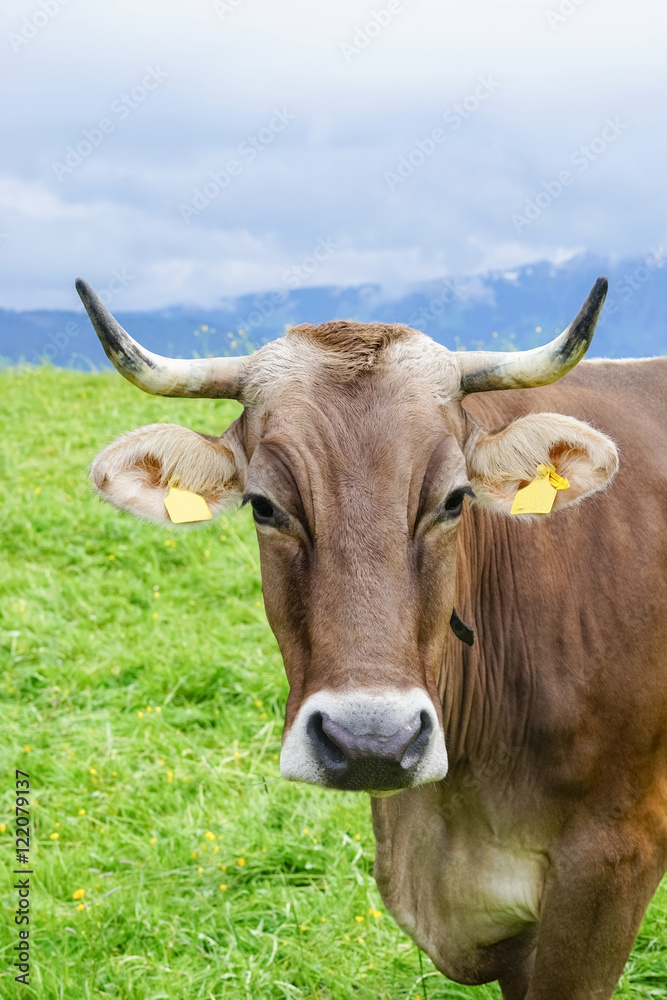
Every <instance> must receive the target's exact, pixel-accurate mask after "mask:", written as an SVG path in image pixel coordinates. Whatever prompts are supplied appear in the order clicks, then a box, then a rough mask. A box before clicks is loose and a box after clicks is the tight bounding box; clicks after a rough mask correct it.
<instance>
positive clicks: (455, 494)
mask: <svg viewBox="0 0 667 1000" xmlns="http://www.w3.org/2000/svg"><path fill="white" fill-rule="evenodd" d="M474 495H475V494H474V493H473V491H472V490H471V489H470V487H469V486H464V487H462V488H461V489H458V490H452V492H451V493H450V494H449V496H448V497H447V499H446V500H445V502H444V504H443V505H442V508H441V510H442V512H443V515H444V516H445V517H447V518H451V517H458V516H459V514H460V513H461V510H462V509H463V498H464V497H465V496H471V497H472V496H474Z"/></svg>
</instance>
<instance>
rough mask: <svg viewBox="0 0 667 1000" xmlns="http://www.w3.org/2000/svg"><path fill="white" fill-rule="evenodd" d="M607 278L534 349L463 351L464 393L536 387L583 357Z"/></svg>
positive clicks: (461, 358)
mask: <svg viewBox="0 0 667 1000" xmlns="http://www.w3.org/2000/svg"><path fill="white" fill-rule="evenodd" d="M607 287H608V283H607V279H606V278H598V280H597V281H596V282H595V284H594V285H593V287H592V289H591V291H590V294H589V296H588V298H587V299H586V301H585V302H584V304H583V306H582V307H581V309H580V310H579V313H578V314H577V317H576V319H575V320H574V321H573V322H572V323H570V325H569V326H568V327H567V329H566V330H564V331H563V333H561V334H560V336H558V337H556V339H555V340H552V341H551V343H550V344H545V346H544V347H536V348H535V349H534V350H532V351H508V352H507V353H504V352H502V351H498V352H495V351H460V352H458V353H457V354H456V355H455V357H456V358H457V360H458V362H459V365H460V366H461V395H462V396H467V395H468V394H469V393H471V392H487V391H488V390H489V389H533V388H537V387H538V386H540V385H549V383H551V382H556V381H557V380H558V379H559V378H562V376H563V375H566V374H567V373H568V372H569V371H570V369H571V368H574V366H575V365H576V364H577V362H579V361H581V359H582V358H583V356H584V354H585V353H586V351H587V350H588V346H589V344H590V342H591V340H592V338H593V334H594V332H595V325H596V323H597V321H598V316H599V315H600V311H601V309H602V306H603V304H604V300H605V297H606V295H607Z"/></svg>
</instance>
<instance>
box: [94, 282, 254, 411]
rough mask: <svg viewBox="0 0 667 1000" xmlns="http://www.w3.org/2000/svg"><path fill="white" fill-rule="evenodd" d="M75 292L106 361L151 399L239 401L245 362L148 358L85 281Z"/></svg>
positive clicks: (150, 356)
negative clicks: (174, 397)
mask: <svg viewBox="0 0 667 1000" xmlns="http://www.w3.org/2000/svg"><path fill="white" fill-rule="evenodd" d="M76 290H77V292H78V293H79V295H80V297H81V301H82V302H83V304H84V306H85V307H86V312H87V313H88V315H89V316H90V320H91V322H92V324H93V326H94V327H95V331H96V333H97V336H98V337H99V338H100V340H101V342H102V347H103V348H104V351H105V354H106V356H107V357H108V359H109V361H110V362H111V364H112V365H113V366H114V368H116V369H117V370H118V371H119V372H120V373H121V375H124V376H125V378H126V379H127V380H128V381H129V382H132V383H133V384H134V385H136V386H138V387H139V389H143V390H144V392H150V393H151V394H152V395H153V396H191V397H195V398H203V397H205V398H208V399H239V398H240V396H241V387H242V380H241V373H242V369H243V364H244V362H245V360H246V359H245V358H243V357H241V358H192V359H189V360H185V361H182V360H180V359H177V358H163V357H161V356H160V355H159V354H151V352H150V351H147V350H146V349H145V348H144V347H141V346H140V345H139V344H137V342H136V341H135V340H133V339H132V337H130V335H129V333H126V332H125V330H124V329H123V328H122V326H121V325H120V323H118V322H117V321H116V320H115V319H114V318H113V316H112V315H111V313H110V312H109V310H108V309H107V307H106V306H105V305H104V303H103V302H101V301H100V298H99V296H97V295H96V294H95V292H94V291H93V289H92V288H91V287H90V285H89V284H88V282H87V281H84V280H83V279H82V278H77V280H76Z"/></svg>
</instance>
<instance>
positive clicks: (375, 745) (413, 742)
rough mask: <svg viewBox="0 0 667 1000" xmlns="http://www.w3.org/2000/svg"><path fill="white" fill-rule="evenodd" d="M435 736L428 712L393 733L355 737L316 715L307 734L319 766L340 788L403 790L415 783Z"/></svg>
mask: <svg viewBox="0 0 667 1000" xmlns="http://www.w3.org/2000/svg"><path fill="white" fill-rule="evenodd" d="M432 732H433V723H432V721H431V718H430V715H429V713H428V712H426V711H421V712H416V713H415V715H414V716H413V717H412V718H411V719H410V721H409V722H406V723H404V724H403V725H402V726H401V727H400V728H399V729H397V730H396V731H395V732H393V733H388V734H387V733H375V732H368V733H353V732H351V731H350V730H349V729H346V728H345V726H343V725H341V723H340V722H336V721H335V719H332V718H331V717H330V716H329V715H327V713H326V712H313V713H312V715H311V716H310V717H309V719H308V721H307V723H306V733H307V735H308V738H309V739H310V741H311V743H312V747H313V752H314V754H315V756H316V758H317V760H318V763H319V764H320V765H321V766H322V767H323V768H324V769H325V771H326V772H327V773H328V775H329V780H330V781H331V783H332V784H334V785H335V786H337V787H338V788H346V789H350V790H355V789H362V788H363V789H369V788H372V789H374V790H378V791H381V790H383V789H395V788H402V787H406V786H408V785H411V784H412V783H413V779H414V771H415V769H416V767H417V765H418V764H419V762H420V761H421V759H422V757H423V755H424V753H425V751H426V749H427V747H428V744H429V741H430V739H431V734H432Z"/></svg>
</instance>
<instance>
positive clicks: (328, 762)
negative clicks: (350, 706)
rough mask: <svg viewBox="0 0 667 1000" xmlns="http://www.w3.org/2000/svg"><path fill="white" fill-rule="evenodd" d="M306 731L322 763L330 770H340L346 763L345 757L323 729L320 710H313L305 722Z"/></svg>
mask: <svg viewBox="0 0 667 1000" xmlns="http://www.w3.org/2000/svg"><path fill="white" fill-rule="evenodd" d="M306 732H307V733H308V736H309V737H310V739H311V740H312V741H313V743H314V744H315V746H316V747H317V751H318V756H319V757H320V760H321V761H322V763H323V764H324V765H325V766H326V767H329V768H331V769H332V770H341V769H342V768H344V767H345V765H346V764H347V758H346V756H345V754H344V753H343V751H342V750H341V748H340V747H339V746H338V744H337V743H335V742H334V740H332V739H331V737H330V736H329V735H328V734H327V733H326V732H325V731H324V720H323V718H322V713H321V712H314V713H313V714H312V715H311V717H310V718H309V719H308V722H307V723H306Z"/></svg>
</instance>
